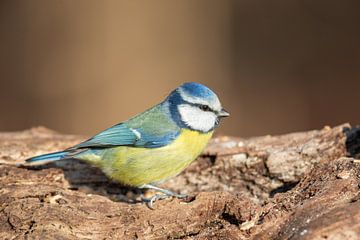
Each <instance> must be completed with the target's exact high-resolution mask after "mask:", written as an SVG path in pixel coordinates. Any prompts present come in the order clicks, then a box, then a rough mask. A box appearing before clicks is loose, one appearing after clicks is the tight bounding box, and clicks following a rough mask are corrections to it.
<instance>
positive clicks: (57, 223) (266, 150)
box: [0, 124, 360, 239]
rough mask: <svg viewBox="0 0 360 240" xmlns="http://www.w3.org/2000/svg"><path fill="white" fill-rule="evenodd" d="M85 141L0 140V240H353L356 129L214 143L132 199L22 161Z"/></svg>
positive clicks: (35, 135)
mask: <svg viewBox="0 0 360 240" xmlns="http://www.w3.org/2000/svg"><path fill="white" fill-rule="evenodd" d="M84 139H85V138H83V137H80V136H69V135H62V134H58V133H56V132H53V131H51V130H48V129H46V128H43V127H37V128H33V129H30V130H26V131H23V132H13V133H0V223H1V224H0V239H360V201H359V199H360V194H359V186H360V163H359V161H358V160H356V158H357V157H358V154H359V152H360V147H359V146H360V128H356V127H355V128H352V127H350V125H349V124H344V125H341V126H337V127H334V128H330V127H325V128H323V129H322V130H315V131H309V132H302V133H291V134H287V135H281V136H263V137H256V138H250V139H241V138H235V137H224V136H220V137H216V138H214V139H213V140H212V141H211V142H210V144H209V145H208V147H207V149H206V150H205V151H204V153H203V154H202V155H201V156H200V157H199V159H198V160H197V161H195V162H194V163H193V164H191V166H190V167H188V168H187V169H186V170H185V171H184V172H183V173H181V174H180V175H179V176H177V177H176V178H173V179H171V180H169V181H168V182H166V183H164V184H163V185H161V186H162V187H165V188H168V189H171V190H174V191H178V192H181V193H186V194H189V195H190V197H188V198H187V199H185V200H179V199H165V200H159V201H157V202H156V203H155V204H154V208H155V209H154V210H150V209H149V208H147V207H146V205H145V204H143V203H141V202H140V201H139V191H138V190H136V189H130V188H127V187H124V186H121V185H119V184H118V183H115V182H112V181H111V180H109V179H107V178H106V177H105V176H104V175H103V174H102V172H101V171H99V170H98V169H95V168H93V167H91V166H89V165H87V164H86V163H84V162H81V161H77V160H63V161H58V162H53V163H48V164H45V165H37V166H29V165H26V164H24V159H26V158H28V157H31V156H34V155H38V154H43V153H47V152H51V151H57V150H62V149H64V148H67V147H70V146H72V145H74V144H76V143H78V142H80V141H81V140H84Z"/></svg>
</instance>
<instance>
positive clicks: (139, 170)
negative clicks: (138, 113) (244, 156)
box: [81, 129, 213, 186]
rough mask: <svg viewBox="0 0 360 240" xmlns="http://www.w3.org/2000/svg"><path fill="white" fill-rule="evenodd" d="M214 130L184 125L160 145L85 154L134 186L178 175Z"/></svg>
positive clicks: (87, 157)
mask: <svg viewBox="0 0 360 240" xmlns="http://www.w3.org/2000/svg"><path fill="white" fill-rule="evenodd" d="M212 134H213V132H209V133H199V132H197V131H192V130H187V129H184V130H182V131H181V133H180V135H179V137H178V138H177V139H176V140H174V141H173V142H172V143H171V144H169V145H167V146H164V147H160V148H134V147H125V146H120V147H115V148H109V149H106V150H104V151H102V152H101V153H100V154H99V153H97V154H96V155H94V154H89V155H84V156H82V157H81V159H83V160H88V161H90V162H91V163H93V164H95V165H97V166H98V167H100V168H101V169H102V170H103V171H104V172H105V174H106V175H108V176H109V177H111V178H113V179H114V180H117V181H119V182H121V183H124V184H127V185H131V186H141V185H144V184H151V183H158V182H162V181H164V180H166V179H168V178H171V177H173V176H176V175H177V174H179V173H180V172H181V171H182V170H184V169H185V168H186V167H187V166H188V165H189V164H190V163H191V162H192V161H194V160H195V159H196V158H197V157H198V156H199V155H200V153H201V152H202V151H203V149H204V148H205V146H206V144H207V143H208V141H209V139H210V138H211V136H212Z"/></svg>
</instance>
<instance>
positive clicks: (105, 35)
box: [0, 0, 360, 136]
mask: <svg viewBox="0 0 360 240" xmlns="http://www.w3.org/2000/svg"><path fill="white" fill-rule="evenodd" d="M359 3H360V2H359V1H358V0H351V1H346V0H345V1H332V0H319V1H311V0H302V1H293V0H282V1H267V0H239V1H230V0H228V1H225V0H221V1H216V0H214V1H209V0H201V1H199V0H186V1H185V0H183V1H168V0H164V1H147V0H141V1H130V0H129V1H90V0H81V1H79V0H78V1H70V0H68V1H64V0H63V1H55V0H53V1H48V0H37V1H34V0H33V1H20V0H19V1H14V0H9V1H4V0H2V1H0V89H1V90H0V107H1V117H0V130H1V131H3V130H6V131H10V130H20V129H24V128H28V127H31V126H37V125H45V126H47V127H49V128H52V129H55V130H58V131H61V132H65V133H76V134H94V133H96V132H98V131H100V130H102V129H104V128H106V127H109V126H110V125H112V124H115V123H117V122H120V121H122V120H125V119H127V118H129V117H130V116H132V115H134V114H136V113H139V112H141V111H143V110H144V109H146V108H148V107H150V106H152V105H153V104H155V103H158V102H159V101H161V100H162V99H163V98H164V97H165V96H166V95H167V94H168V93H169V92H170V91H171V90H172V89H173V88H175V87H177V86H178V85H179V84H181V83H183V82H186V81H198V82H201V83H205V84H207V85H208V86H210V87H211V88H212V89H214V90H215V91H216V92H217V93H218V95H219V96H220V98H221V100H222V102H223V105H224V106H225V108H226V109H228V110H229V111H230V112H231V114H232V116H231V118H228V119H226V120H225V121H224V122H223V124H222V126H221V130H220V132H223V133H227V134H231V135H239V136H251V135H262V134H276V133H284V132H289V131H299V130H306V129H312V128H320V127H322V126H323V125H327V124H329V125H335V124H338V123H342V122H351V123H352V124H358V123H360V111H359V107H358V106H359V97H360V92H359V87H360V27H359V23H360V11H359V9H360V4H359Z"/></svg>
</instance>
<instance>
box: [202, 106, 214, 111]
mask: <svg viewBox="0 0 360 240" xmlns="http://www.w3.org/2000/svg"><path fill="white" fill-rule="evenodd" d="M199 108H200V109H201V110H203V111H211V109H210V108H209V106H208V105H199Z"/></svg>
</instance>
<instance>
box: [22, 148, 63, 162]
mask: <svg viewBox="0 0 360 240" xmlns="http://www.w3.org/2000/svg"><path fill="white" fill-rule="evenodd" d="M68 154H69V152H68V151H62V152H54V153H48V154H44V155H40V156H36V157H32V158H29V159H26V160H25V161H26V162H28V163H33V162H52V161H57V160H61V159H64V158H66V155H68Z"/></svg>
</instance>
